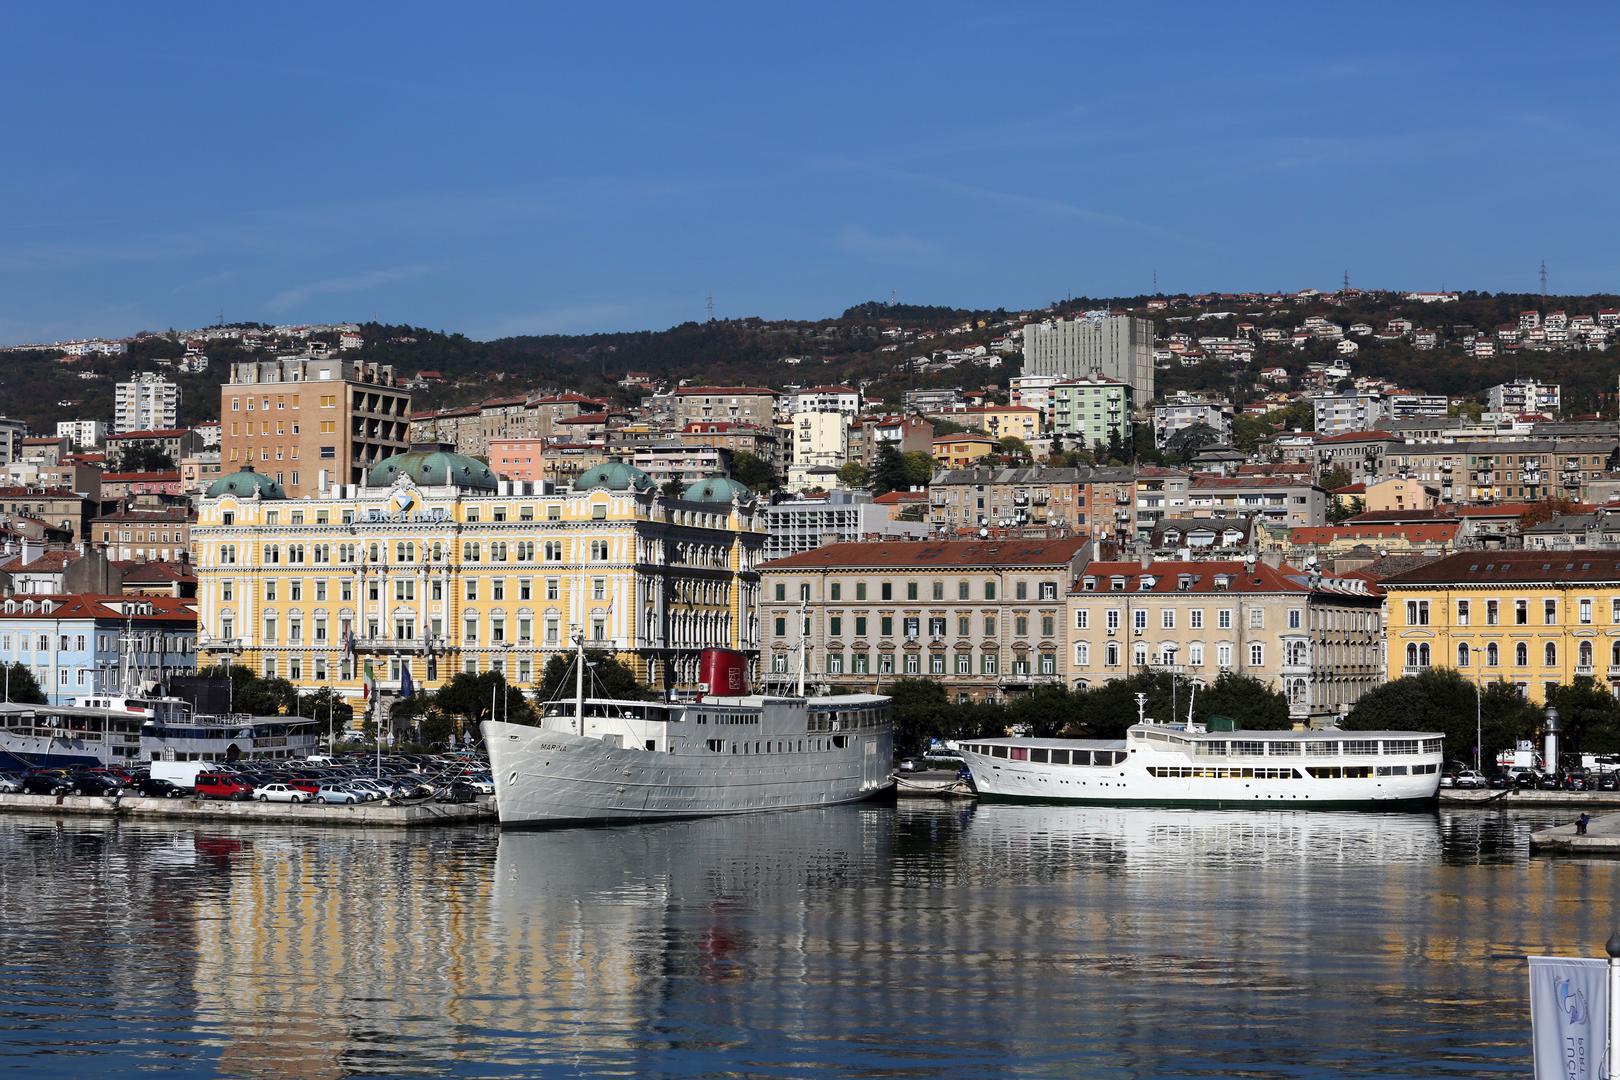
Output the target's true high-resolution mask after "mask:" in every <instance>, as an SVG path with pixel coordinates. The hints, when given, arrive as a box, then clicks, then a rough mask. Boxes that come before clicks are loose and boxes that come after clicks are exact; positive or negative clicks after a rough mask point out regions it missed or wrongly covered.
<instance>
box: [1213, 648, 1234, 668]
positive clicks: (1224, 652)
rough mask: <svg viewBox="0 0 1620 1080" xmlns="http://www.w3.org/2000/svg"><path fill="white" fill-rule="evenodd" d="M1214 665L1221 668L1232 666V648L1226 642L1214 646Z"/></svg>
mask: <svg viewBox="0 0 1620 1080" xmlns="http://www.w3.org/2000/svg"><path fill="white" fill-rule="evenodd" d="M1215 663H1217V664H1219V665H1220V666H1221V667H1223V668H1229V667H1231V666H1232V646H1231V645H1229V644H1227V643H1226V642H1222V643H1221V644H1219V645H1217V646H1215Z"/></svg>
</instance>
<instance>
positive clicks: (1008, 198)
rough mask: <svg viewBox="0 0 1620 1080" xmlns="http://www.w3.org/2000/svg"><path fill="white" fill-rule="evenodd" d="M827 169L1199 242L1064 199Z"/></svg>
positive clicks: (937, 179)
mask: <svg viewBox="0 0 1620 1080" xmlns="http://www.w3.org/2000/svg"><path fill="white" fill-rule="evenodd" d="M824 165H825V167H828V168H834V169H842V170H845V171H849V172H859V173H865V174H866V175H868V176H875V177H879V178H881V179H884V180H892V181H895V182H898V183H906V184H914V185H917V186H920V187H928V188H933V189H934V190H936V191H943V192H946V193H948V194H952V195H962V196H965V197H967V198H971V199H978V200H981V201H984V202H992V203H996V204H998V205H1001V206H1006V207H1010V208H1012V209H1016V210H1032V211H1035V212H1037V213H1041V214H1046V215H1048V216H1054V217H1065V218H1071V219H1074V220H1078V221H1089V222H1092V223H1094V224H1097V225H1108V226H1112V227H1114V228H1122V229H1130V230H1133V231H1135V232H1140V233H1144V234H1146V235H1149V236H1156V237H1158V238H1160V239H1162V240H1174V241H1176V242H1177V243H1182V244H1189V243H1196V242H1197V241H1195V240H1193V239H1192V238H1191V237H1187V236H1183V235H1182V234H1180V233H1177V232H1175V231H1173V230H1171V229H1166V228H1164V227H1162V226H1159V225H1154V224H1152V223H1150V222H1146V221H1137V220H1135V219H1133V218H1128V217H1124V216H1122V215H1120V214H1113V213H1109V212H1107V211H1105V210H1093V209H1091V208H1089V207H1085V206H1079V205H1076V204H1075V203H1071V202H1065V201H1064V200H1062V199H1051V198H1047V197H1046V196H1043V195H1026V194H1024V193H1022V192H1017V191H999V190H996V189H995V188H987V187H981V186H980V185H978V184H969V183H967V182H965V181H962V180H953V179H951V178H950V177H945V176H931V175H929V174H927V173H919V172H910V171H907V170H905V169H895V168H890V167H889V166H886V165H879V164H875V163H872V162H860V161H829V162H825V163H824Z"/></svg>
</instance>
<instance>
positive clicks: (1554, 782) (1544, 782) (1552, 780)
mask: <svg viewBox="0 0 1620 1080" xmlns="http://www.w3.org/2000/svg"><path fill="white" fill-rule="evenodd" d="M1559 786H1560V784H1559V778H1558V774H1557V773H1542V774H1541V776H1540V778H1539V779H1537V780H1536V787H1537V788H1538V789H1539V790H1541V791H1557V790H1558V788H1559Z"/></svg>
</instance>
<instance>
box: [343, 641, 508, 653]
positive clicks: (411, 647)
mask: <svg viewBox="0 0 1620 1080" xmlns="http://www.w3.org/2000/svg"><path fill="white" fill-rule="evenodd" d="M468 644H470V645H471V644H476V642H468ZM503 644H504V643H501V642H497V643H496V644H495V645H494V647H495V648H501V647H502V645H503ZM341 645H342V642H335V641H334V642H327V643H326V645H325V647H326V648H338V647H341ZM354 651H355V652H362V653H383V654H385V655H387V654H393V653H429V652H436V653H442V652H444V651H445V644H444V642H442V641H436V640H431V639H428V638H386V637H359V638H355V639H354Z"/></svg>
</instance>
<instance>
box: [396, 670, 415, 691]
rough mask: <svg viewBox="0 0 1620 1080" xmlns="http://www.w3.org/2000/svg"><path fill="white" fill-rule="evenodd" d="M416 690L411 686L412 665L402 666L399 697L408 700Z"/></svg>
mask: <svg viewBox="0 0 1620 1080" xmlns="http://www.w3.org/2000/svg"><path fill="white" fill-rule="evenodd" d="M415 690H416V687H414V686H412V685H411V665H409V664H401V665H400V666H399V696H400V697H402V698H408V697H410V696H411V694H412V693H414V692H415Z"/></svg>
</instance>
